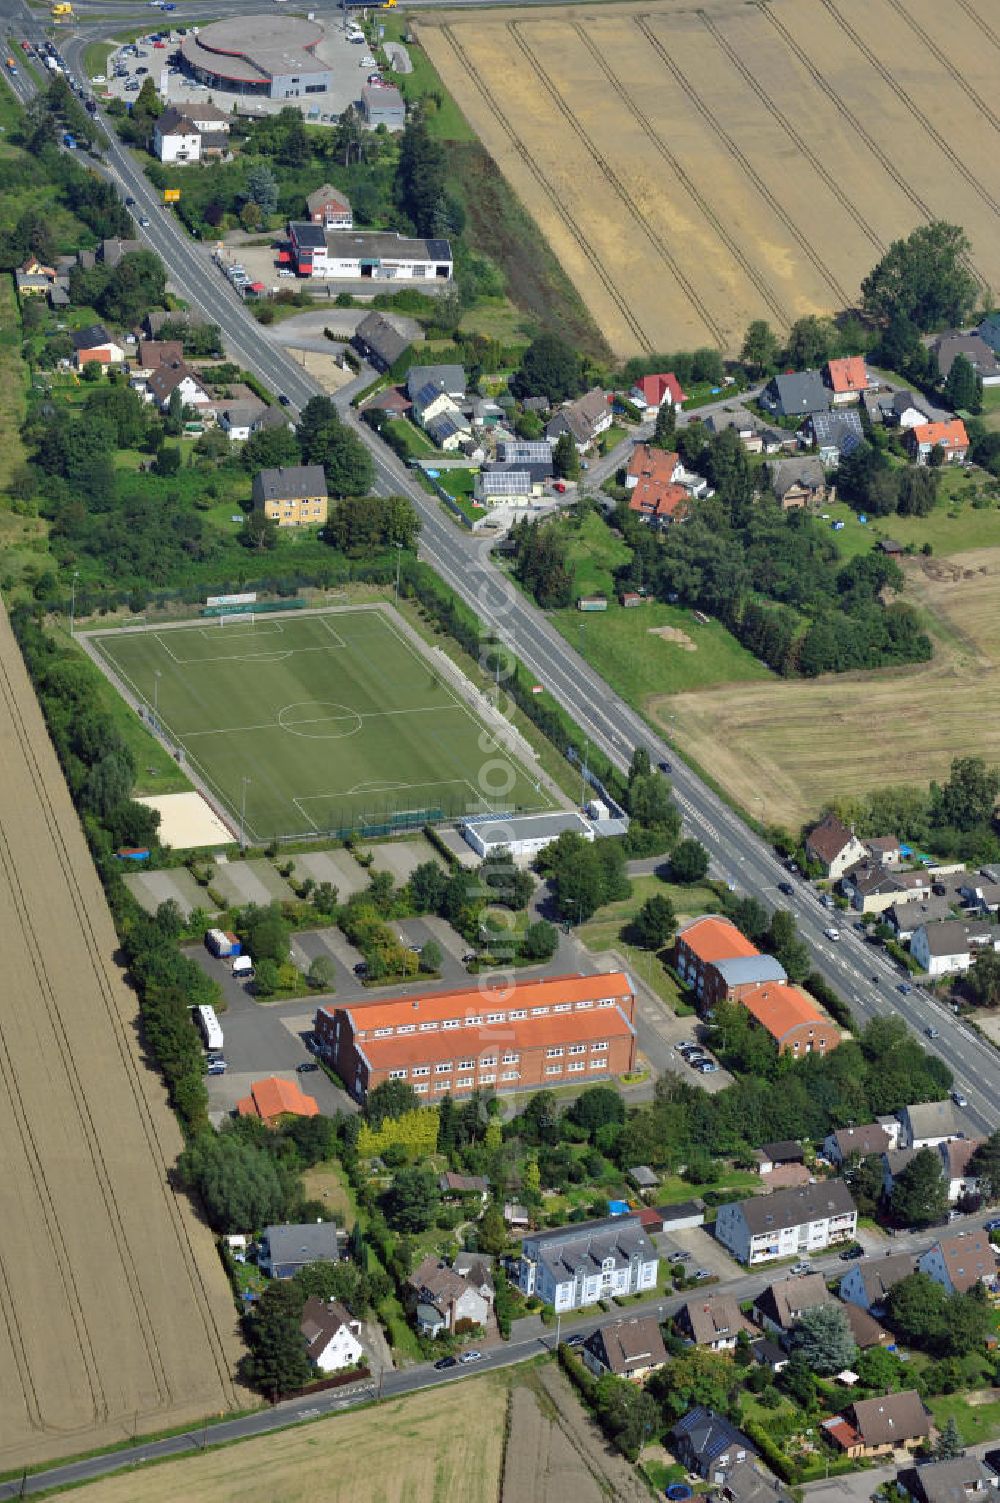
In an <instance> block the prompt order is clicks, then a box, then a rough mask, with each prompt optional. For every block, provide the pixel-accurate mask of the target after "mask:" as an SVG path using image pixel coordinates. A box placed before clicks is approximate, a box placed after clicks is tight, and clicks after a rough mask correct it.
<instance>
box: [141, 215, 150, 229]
mask: <svg viewBox="0 0 1000 1503" xmlns="http://www.w3.org/2000/svg"><path fill="white" fill-rule="evenodd" d="M139 224H140V226H141V228H142V229H144V230H148V229H149V220H148V219H147V218H146V216H145V214H142V215H140V217H139Z"/></svg>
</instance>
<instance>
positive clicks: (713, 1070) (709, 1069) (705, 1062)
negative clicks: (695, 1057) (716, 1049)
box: [698, 1059, 719, 1075]
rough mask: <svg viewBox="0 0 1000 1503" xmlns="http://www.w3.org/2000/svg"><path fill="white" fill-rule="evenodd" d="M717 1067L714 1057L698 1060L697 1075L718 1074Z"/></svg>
mask: <svg viewBox="0 0 1000 1503" xmlns="http://www.w3.org/2000/svg"><path fill="white" fill-rule="evenodd" d="M718 1073H719V1067H718V1065H717V1064H716V1063H715V1060H714V1059H702V1060H699V1061H698V1074H699V1075H718Z"/></svg>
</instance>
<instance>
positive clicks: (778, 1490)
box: [718, 1458, 792, 1503]
mask: <svg viewBox="0 0 1000 1503" xmlns="http://www.w3.org/2000/svg"><path fill="white" fill-rule="evenodd" d="M718 1496H719V1498H720V1499H721V1500H722V1503H792V1495H791V1493H790V1492H789V1491H788V1489H787V1488H786V1487H785V1485H784V1483H782V1482H779V1481H778V1479H777V1477H773V1476H772V1475H771V1473H770V1472H765V1471H764V1470H763V1469H762V1467H760V1466H758V1465H757V1464H756V1463H755V1462H753V1461H751V1460H749V1458H748V1459H747V1460H746V1461H741V1462H738V1463H737V1465H736V1466H731V1467H729V1468H727V1470H726V1471H725V1472H724V1473H723V1475H722V1481H721V1482H720V1484H719V1493H718Z"/></svg>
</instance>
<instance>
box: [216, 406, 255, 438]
mask: <svg viewBox="0 0 1000 1503" xmlns="http://www.w3.org/2000/svg"><path fill="white" fill-rule="evenodd" d="M265 411H266V405H265V403H263V402H227V403H226V405H225V406H224V407H221V408H220V409H219V416H218V423H219V427H220V428H221V429H222V431H223V433H225V434H226V435H227V437H228V439H229V441H230V443H233V444H238V443H245V442H246V440H247V439H248V438H249V437H250V435H251V433H252V432H253V431H254V423H255V422H256V420H257V419H258V418H259V417H260V415H261V413H262V412H265Z"/></svg>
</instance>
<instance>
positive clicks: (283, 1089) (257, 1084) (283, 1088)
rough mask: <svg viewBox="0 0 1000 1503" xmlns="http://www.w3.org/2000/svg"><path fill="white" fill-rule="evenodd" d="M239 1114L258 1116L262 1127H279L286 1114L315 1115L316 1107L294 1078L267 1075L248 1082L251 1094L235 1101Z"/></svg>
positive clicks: (293, 1115) (296, 1115)
mask: <svg viewBox="0 0 1000 1503" xmlns="http://www.w3.org/2000/svg"><path fill="white" fill-rule="evenodd" d="M236 1112H237V1115H238V1116H240V1117H257V1118H258V1119H259V1121H261V1122H263V1124H264V1126H265V1127H280V1126H281V1124H282V1122H283V1121H284V1120H285V1119H286V1118H287V1117H318V1116H319V1107H318V1106H317V1104H316V1102H315V1101H314V1100H313V1098H312V1097H311V1096H307V1095H306V1094H305V1092H304V1091H303V1090H301V1089H300V1087H299V1083H298V1081H296V1080H281V1079H280V1078H279V1077H278V1076H277V1075H270V1076H268V1078H267V1079H266V1080H254V1081H251V1083H250V1094H249V1096H244V1097H243V1098H242V1099H241V1100H240V1101H237V1103H236Z"/></svg>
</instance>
